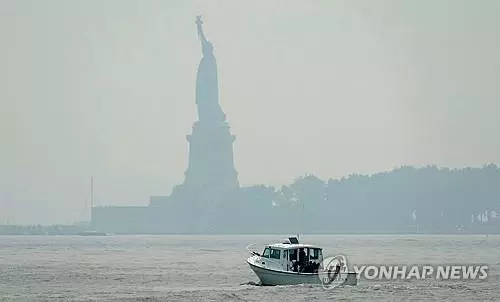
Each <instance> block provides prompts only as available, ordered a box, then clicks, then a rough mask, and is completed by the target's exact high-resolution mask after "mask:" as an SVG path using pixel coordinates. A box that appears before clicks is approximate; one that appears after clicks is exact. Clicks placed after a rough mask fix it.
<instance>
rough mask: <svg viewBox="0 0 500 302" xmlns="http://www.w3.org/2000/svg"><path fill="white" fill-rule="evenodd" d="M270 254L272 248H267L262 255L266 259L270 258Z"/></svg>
mask: <svg viewBox="0 0 500 302" xmlns="http://www.w3.org/2000/svg"><path fill="white" fill-rule="evenodd" d="M270 254H271V249H270V248H268V247H266V248H265V249H264V253H262V257H264V258H269V256H270Z"/></svg>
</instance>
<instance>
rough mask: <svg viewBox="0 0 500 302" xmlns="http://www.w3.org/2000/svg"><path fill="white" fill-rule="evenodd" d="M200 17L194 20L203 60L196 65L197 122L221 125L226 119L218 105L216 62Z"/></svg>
mask: <svg viewBox="0 0 500 302" xmlns="http://www.w3.org/2000/svg"><path fill="white" fill-rule="evenodd" d="M202 24H203V21H201V16H198V17H197V19H196V25H197V28H198V37H199V38H200V41H201V47H202V51H203V58H202V59H201V61H200V64H199V65H198V74H197V76H196V106H197V107H198V120H199V121H200V122H202V123H205V122H207V123H216V124H217V123H223V122H224V121H225V119H226V117H225V114H224V112H223V111H222V108H221V107H220V105H219V88H218V79H217V62H216V60H215V57H214V54H213V50H214V49H213V46H212V43H210V42H209V41H208V40H207V39H206V37H205V34H204V33H203V28H202Z"/></svg>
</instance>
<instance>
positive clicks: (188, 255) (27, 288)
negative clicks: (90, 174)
mask: <svg viewBox="0 0 500 302" xmlns="http://www.w3.org/2000/svg"><path fill="white" fill-rule="evenodd" d="M285 237H286V236H283V235H277V236H109V237H76V236H75V237H67V236H61V237H49V236H47V237H43V236H40V237H36V236H33V237H23V236H19V237H15V236H4V237H1V236H0V300H6V301H11V300H18V301H33V300H35V301H40V300H50V301H54V300H72V301H74V300H78V301H87V300H102V301H108V300H110V301H137V300H143V301H155V300H158V301H180V300H188V301H193V300H194V301H201V300H202V301H228V300H229V301H277V300H283V301H309V300H317V301H323V300H329V299H332V300H333V299H335V300H339V299H345V300H360V301H365V300H383V301H388V300H392V301H402V300H406V299H411V300H424V299H429V300H448V301H457V300H464V301H465V300H467V301H470V300H500V286H499V285H500V237H499V236H489V237H485V236H333V235H332V236H311V235H303V236H301V241H302V242H307V243H314V244H319V245H321V246H323V247H324V248H325V254H327V255H334V254H338V253H342V254H344V255H347V257H348V260H349V263H350V264H353V263H356V264H361V263H364V264H370V263H390V264H404V263H417V264H419V263H423V264H427V263H436V264H439V263H443V264H462V263H486V264H489V265H490V269H489V275H488V279H487V280H485V281H437V280H429V279H428V280H422V281H415V280H411V281H400V280H396V281H390V282H388V281H363V280H362V281H360V283H359V285H358V286H356V287H344V288H336V289H334V290H325V289H323V288H322V287H321V286H311V285H307V286H306V285H299V286H276V287H267V286H266V287H263V286H257V285H256V283H257V282H258V279H257V277H256V276H255V275H254V274H253V272H252V271H251V270H250V268H249V267H248V265H247V264H246V263H245V259H246V258H247V257H248V256H249V253H248V252H247V251H246V249H245V247H246V245H247V244H249V243H255V244H256V245H257V246H258V247H259V250H260V246H262V245H264V244H266V243H270V242H275V241H281V240H282V239H283V238H285Z"/></svg>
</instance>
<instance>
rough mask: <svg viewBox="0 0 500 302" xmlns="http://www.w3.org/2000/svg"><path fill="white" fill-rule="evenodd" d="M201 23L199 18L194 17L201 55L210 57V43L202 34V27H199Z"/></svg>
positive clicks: (211, 49)
mask: <svg viewBox="0 0 500 302" xmlns="http://www.w3.org/2000/svg"><path fill="white" fill-rule="evenodd" d="M202 24H203V21H201V16H196V27H197V29H198V37H199V38H200V41H201V48H202V50H203V55H210V54H212V51H213V46H212V43H210V42H209V41H208V40H207V38H206V37H205V34H204V33H203V27H202V26H201V25H202Z"/></svg>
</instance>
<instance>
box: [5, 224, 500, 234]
mask: <svg viewBox="0 0 500 302" xmlns="http://www.w3.org/2000/svg"><path fill="white" fill-rule="evenodd" d="M89 229H90V228H89V227H88V226H81V225H45V226H43V225H40V226H37V225H35V226H33V225H0V236H78V235H81V234H82V233H84V232H88V231H89ZM283 234H284V233H277V232H269V233H255V232H239V233H236V232H235V233H231V232H220V233H199V232H185V233H169V232H120V233H112V234H110V235H112V236H127V235H149V236H159V235H166V236H176V235H179V236H189V235H193V236H238V235H241V236H273V235H275V236H283ZM290 234H293V232H292V233H290ZM285 235H288V234H285ZM300 235H302V236H323V235H325V236H327V235H339V236H364V235H366V236H372V235H382V236H384V235H390V236H396V235H401V236H419V235H473V236H486V235H500V230H485V231H484V232H479V231H472V230H471V231H456V232H388V231H385V232H383V231H379V232H377V231H371V232H361V231H353V232H315V233H301V234H300Z"/></svg>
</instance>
